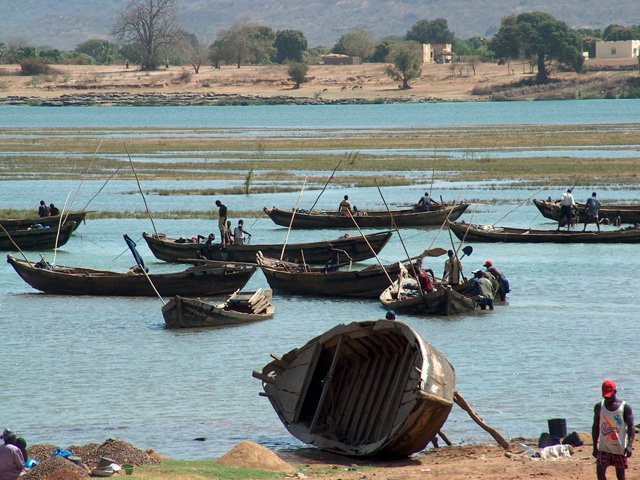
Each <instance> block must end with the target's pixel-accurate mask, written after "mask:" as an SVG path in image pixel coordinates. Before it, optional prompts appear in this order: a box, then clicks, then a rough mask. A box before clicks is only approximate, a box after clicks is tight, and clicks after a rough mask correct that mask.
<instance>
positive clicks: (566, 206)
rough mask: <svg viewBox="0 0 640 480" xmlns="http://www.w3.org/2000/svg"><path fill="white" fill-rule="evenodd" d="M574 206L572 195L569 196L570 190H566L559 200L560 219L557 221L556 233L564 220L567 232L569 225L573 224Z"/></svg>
mask: <svg viewBox="0 0 640 480" xmlns="http://www.w3.org/2000/svg"><path fill="white" fill-rule="evenodd" d="M575 206H576V202H575V200H574V199H573V195H571V189H569V190H567V191H566V193H563V194H562V198H561V199H560V219H559V220H558V231H559V230H560V227H562V226H563V225H564V220H565V219H566V220H567V232H568V231H569V229H570V228H571V224H572V223H573V209H574V208H575Z"/></svg>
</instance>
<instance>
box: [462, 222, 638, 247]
mask: <svg viewBox="0 0 640 480" xmlns="http://www.w3.org/2000/svg"><path fill="white" fill-rule="evenodd" d="M450 228H451V231H452V232H453V233H455V235H456V236H457V237H458V238H459V239H462V238H465V235H466V238H465V241H467V242H513V243H640V228H638V227H628V228H620V229H617V230H604V229H602V230H601V231H600V232H598V231H597V230H595V228H596V227H595V225H591V230H587V231H586V232H583V231H582V230H580V229H576V230H570V231H569V232H567V230H566V229H561V230H560V231H557V230H532V229H526V228H509V227H493V226H491V225H473V224H469V223H464V222H460V223H458V222H453V223H451V224H450ZM587 228H589V227H587Z"/></svg>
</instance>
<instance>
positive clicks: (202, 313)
mask: <svg viewBox="0 0 640 480" xmlns="http://www.w3.org/2000/svg"><path fill="white" fill-rule="evenodd" d="M269 292H270V291H269ZM269 297H271V294H270V293H269ZM225 307H227V303H222V304H219V305H212V304H210V303H205V302H203V301H201V300H199V299H194V298H183V297H180V296H179V295H177V296H175V297H173V298H172V299H171V300H169V302H167V304H166V305H164V306H163V307H162V316H163V317H164V322H165V324H166V325H167V326H168V327H177V328H197V327H226V326H228V325H238V324H242V323H251V322H258V321H260V320H266V319H268V318H271V317H273V314H274V312H275V308H274V306H273V305H269V306H268V307H267V308H266V310H265V311H264V313H245V312H239V311H235V310H229V309H228V308H225Z"/></svg>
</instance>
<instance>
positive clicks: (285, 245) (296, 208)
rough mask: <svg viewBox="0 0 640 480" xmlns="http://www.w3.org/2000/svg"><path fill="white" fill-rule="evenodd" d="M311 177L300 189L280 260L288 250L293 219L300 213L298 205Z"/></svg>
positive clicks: (305, 179)
mask: <svg viewBox="0 0 640 480" xmlns="http://www.w3.org/2000/svg"><path fill="white" fill-rule="evenodd" d="M308 178H309V175H307V176H306V177H304V182H302V188H301V189H300V194H299V195H298V201H297V202H296V206H295V208H294V209H293V214H292V215H291V221H290V222H289V230H287V236H286V237H285V239H284V244H283V245H282V252H281V253H280V260H282V257H284V249H285V248H287V241H288V240H289V234H290V233H291V227H292V225H293V219H294V218H295V216H296V212H297V211H298V205H299V204H300V198H301V197H302V192H303V191H304V186H305V185H306V184H307V179H308Z"/></svg>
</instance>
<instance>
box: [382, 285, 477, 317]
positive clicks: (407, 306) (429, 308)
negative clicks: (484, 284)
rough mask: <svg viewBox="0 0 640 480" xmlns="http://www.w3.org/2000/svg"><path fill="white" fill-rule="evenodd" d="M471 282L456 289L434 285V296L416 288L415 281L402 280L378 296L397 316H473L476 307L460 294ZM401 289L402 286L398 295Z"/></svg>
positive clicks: (471, 301) (383, 304)
mask: <svg viewBox="0 0 640 480" xmlns="http://www.w3.org/2000/svg"><path fill="white" fill-rule="evenodd" d="M469 284H470V282H465V283H464V284H461V285H459V286H457V287H455V288H452V287H451V286H449V285H444V284H442V283H441V282H439V281H434V286H435V287H436V288H435V290H434V291H432V292H428V293H427V292H423V293H422V294H421V293H420V291H419V290H418V288H417V284H416V280H415V279H414V278H412V277H400V278H398V279H397V280H395V281H394V282H393V285H390V286H389V287H387V288H386V289H385V290H384V291H383V292H382V293H381V294H380V296H379V298H380V303H382V306H383V307H384V308H386V309H387V310H393V311H395V312H396V313H398V312H403V313H414V314H420V315H459V314H463V313H469V312H473V311H474V310H475V309H476V307H477V304H476V302H475V300H473V299H472V298H470V297H468V296H466V295H463V294H462V293H460V291H464V290H466V289H468V285H469ZM398 285H400V286H401V288H400V293H398Z"/></svg>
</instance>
